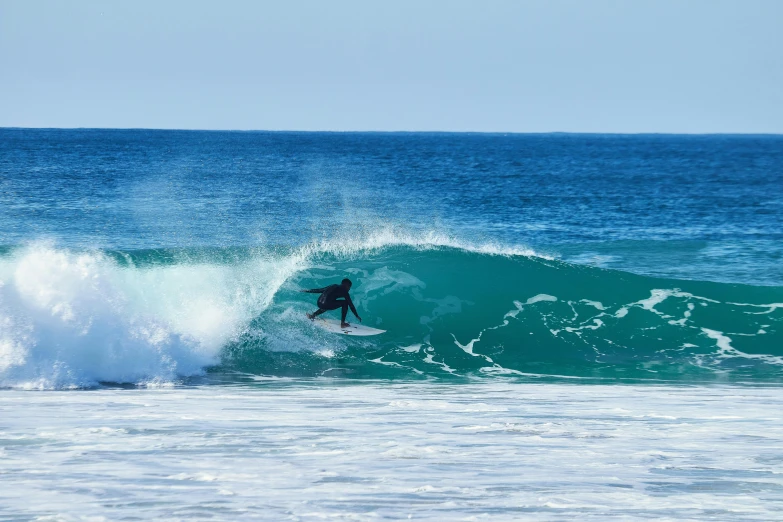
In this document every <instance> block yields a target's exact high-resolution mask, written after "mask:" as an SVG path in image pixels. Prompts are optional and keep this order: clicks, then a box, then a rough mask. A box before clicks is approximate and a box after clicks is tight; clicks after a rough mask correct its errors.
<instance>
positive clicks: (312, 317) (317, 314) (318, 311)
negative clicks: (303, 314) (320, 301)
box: [307, 308, 326, 319]
mask: <svg viewBox="0 0 783 522" xmlns="http://www.w3.org/2000/svg"><path fill="white" fill-rule="evenodd" d="M324 312H326V310H324V309H323V308H319V309H318V310H316V311H315V312H313V313H311V314H307V318H308V319H315V318H316V317H318V316H319V315H321V314H322V313H324Z"/></svg>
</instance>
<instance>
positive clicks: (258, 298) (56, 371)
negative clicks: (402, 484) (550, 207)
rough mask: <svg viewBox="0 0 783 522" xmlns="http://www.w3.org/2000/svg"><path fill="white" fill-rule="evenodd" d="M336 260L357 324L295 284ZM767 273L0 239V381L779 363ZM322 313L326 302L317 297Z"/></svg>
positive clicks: (504, 254)
mask: <svg viewBox="0 0 783 522" xmlns="http://www.w3.org/2000/svg"><path fill="white" fill-rule="evenodd" d="M345 276H348V277H350V278H351V279H353V280H354V288H353V290H352V295H353V297H354V300H355V302H356V303H357V305H358V307H359V311H360V314H361V315H362V317H363V318H364V320H365V323H366V324H368V325H370V326H379V327H381V328H383V329H385V330H387V333H386V334H383V335H381V336H378V337H371V338H362V339H359V338H350V337H346V336H339V335H333V334H329V333H327V332H325V331H323V330H321V329H319V328H318V327H317V326H315V325H313V324H312V323H311V322H310V321H308V320H307V319H306V318H305V315H304V314H305V312H306V311H311V310H312V309H313V308H314V297H315V296H313V295H308V294H301V293H299V292H298V290H299V289H300V288H303V287H317V286H324V285H326V284H329V283H332V282H335V281H339V280H340V279H341V278H342V277H345ZM781 303H783V289H781V288H779V287H753V286H746V285H729V284H720V283H708V282H699V281H677V280H666V279H656V278H650V277H643V276H638V275H633V274H628V273H623V272H618V271H612V270H605V269H601V268H596V267H586V266H579V265H571V264H568V263H564V262H560V261H557V260H555V259H553V258H552V257H549V256H545V255H540V254H539V253H537V252H535V251H533V250H531V249H527V248H525V247H508V246H503V245H488V244H487V245H481V244H479V245H475V244H470V243H467V242H462V241H459V240H457V239H455V238H452V237H449V236H446V235H439V234H435V233H430V234H420V235H415V234H404V233H400V232H398V231H381V232H377V233H373V234H368V235H366V236H362V237H355V238H342V239H326V240H323V241H320V242H319V241H316V242H313V243H311V244H308V245H304V246H299V247H275V248H271V247H270V248H256V249H234V250H231V249H212V250H209V249H199V250H196V249H190V250H188V249H178V250H173V249H169V250H154V251H152V250H151V251H133V252H120V251H74V250H69V249H66V248H62V247H57V246H56V245H54V244H51V243H45V242H39V243H33V244H29V245H26V246H22V247H15V248H9V249H6V250H5V251H4V252H3V253H0V386H4V387H24V388H44V389H45V388H68V387H88V386H96V385H99V384H100V383H107V382H109V383H135V384H147V385H160V384H161V383H167V382H175V381H177V380H179V379H182V378H187V377H190V376H196V375H203V374H205V373H206V374H207V375H211V376H215V375H221V376H227V375H256V376H257V375H266V376H272V377H284V376H305V377H315V376H343V377H354V378H373V379H379V378H380V379H398V378H400V379H408V378H410V379H418V378H434V379H453V378H538V377H541V376H560V377H562V378H580V379H583V378H600V379H627V378H631V379H653V380H657V379H664V380H670V379H679V380H689V381H695V380H704V379H708V380H726V379H732V380H751V381H754V382H762V381H763V382H770V381H774V382H777V381H779V380H780V379H781V377H783V348H781V347H782V346H783V339H782V336H781V333H780V322H781V320H783V305H781ZM333 313H334V312H333Z"/></svg>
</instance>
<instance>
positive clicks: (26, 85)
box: [0, 0, 783, 133]
mask: <svg viewBox="0 0 783 522" xmlns="http://www.w3.org/2000/svg"><path fill="white" fill-rule="evenodd" d="M0 126H20V127H146V128H181V129H292V130H413V131H415V130H446V131H502V132H549V131H570V132H707V133H709V132H738V133H741V132H765V133H783V0H736V1H725V0H624V1H623V0H614V1H610V0H537V1H532V0H527V1H525V0H508V1H506V0H481V1H480V0H475V1H470V2H468V1H460V0H456V1H446V0H443V1H435V0H430V1H425V0H416V1H408V0H402V1H401V0H394V1H380V0H378V1H375V0H357V1H342V0H332V1H298V0H279V1H275V2H271V1H269V2H264V1H260V0H259V1H217V0H215V1H211V2H204V1H198V0H189V1H178V0H161V1H139V0H135V1H97V0H95V1H85V0H72V1H54V0H52V1H41V0H0Z"/></svg>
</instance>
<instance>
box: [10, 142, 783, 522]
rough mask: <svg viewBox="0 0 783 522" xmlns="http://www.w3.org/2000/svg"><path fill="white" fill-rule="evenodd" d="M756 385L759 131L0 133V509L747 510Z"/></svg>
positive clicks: (778, 279) (781, 334) (734, 514)
mask: <svg viewBox="0 0 783 522" xmlns="http://www.w3.org/2000/svg"><path fill="white" fill-rule="evenodd" d="M343 277H349V278H351V279H352V280H353V282H354V286H353V289H352V291H351V295H352V296H353V299H354V301H355V303H356V305H357V308H358V311H359V313H360V315H361V316H362V318H363V319H364V324H366V325H369V326H374V327H378V328H382V329H384V330H387V333H385V334H383V335H380V336H378V337H367V338H350V337H347V336H336V335H333V334H329V333H327V332H325V331H323V330H321V329H320V328H318V327H317V326H314V325H313V324H312V323H311V322H310V321H308V320H307V319H306V317H305V313H306V312H309V311H313V310H314V309H315V308H316V306H315V298H316V296H314V295H312V294H302V293H299V290H300V289H302V288H314V287H322V286H326V285H328V284H331V283H335V282H339V281H340V280H341V279H342V278H343ZM331 315H332V316H334V317H337V312H331ZM350 320H353V318H351V317H350V315H349V321H350ZM782 382H783V136H750V135H742V136H727V135H715V136H676V135H579V134H575V135H572V134H542V135H515V134H448V133H443V134H439V133H295V132H207V131H154V130H90V129H86V130H32V129H0V483H2V484H4V485H5V492H4V493H0V518H2V517H3V516H5V515H6V514H7V515H8V517H9V519H28V518H35V517H47V516H48V517H55V518H54V519H58V518H57V517H60V518H59V519H70V518H68V517H73V519H78V517H82V516H84V517H87V516H97V517H101V516H102V517H106V518H109V519H115V518H123V517H130V516H140V517H143V518H169V519H178V518H179V519H193V518H213V519H214V518H217V519H227V520H231V519H236V518H237V517H243V516H244V517H248V518H249V517H257V518H266V519H270V520H283V519H290V520H310V519H313V520H315V519H321V518H329V517H338V518H339V517H343V518H345V519H360V520H364V519H378V518H380V519H398V518H403V519H407V518H409V516H410V518H412V519H432V520H445V519H453V520H456V519H466V520H467V519H471V520H472V519H477V520H481V519H514V518H525V517H533V518H543V519H548V520H549V519H558V518H562V519H574V518H581V519H589V518H591V517H592V518H594V519H596V520H608V519H618V520H619V519H623V520H625V519H634V518H639V519H644V518H669V519H677V520H684V519H689V518H692V519H703V518H713V519H725V520H771V519H773V518H780V517H782V516H783V478H781V477H783V435H781V433H783V432H782V431H780V428H781V426H783V420H782V419H781V413H780V412H781V411H783V410H781V406H783V393H781V388H780V384H781V383H782ZM274 412H276V413H274ZM332 413H333V414H334V415H337V417H333V416H331V415H332ZM702 443H703V444H702ZM242 459H246V460H247V461H248V462H252V467H251V468H247V467H245V465H244V464H242ZM110 462H111V463H112V466H111V467H109V466H108V464H109V463H110ZM156 462H165V464H166V469H161V468H159V467H158V466H157V464H156ZM412 463H418V464H416V465H414V464H412ZM229 464H230V465H229ZM510 470H516V472H515V473H510ZM526 473H530V475H526ZM269 474H272V475H269ZM32 498H36V499H41V500H40V501H36V502H31V501H30V500H29V499H32ZM77 504H78V506H80V507H76V506H77ZM4 509H5V512H4ZM471 517H473V518H471Z"/></svg>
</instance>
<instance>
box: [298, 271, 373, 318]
mask: <svg viewBox="0 0 783 522" xmlns="http://www.w3.org/2000/svg"><path fill="white" fill-rule="evenodd" d="M352 284H353V283H351V280H350V279H343V280H342V282H341V283H340V284H339V285H329V286H325V287H323V288H313V289H312V290H302V292H305V293H308V294H321V295H320V296H319V297H318V310H316V311H315V312H313V313H311V314H307V317H308V318H309V319H315V318H316V317H318V316H319V315H321V314H322V313H324V312H326V311H328V310H337V309H338V308H342V309H343V316H342V319H341V320H340V327H342V328H347V327H349V326H351V325H350V324H348V323H346V322H345V316H346V315H348V307H350V308H351V312H353V315H355V316H356V318H357V319H358V320H359V322H360V323H361V322H362V318H361V317H359V314H357V313H356V308H355V307H354V306H353V301H351V296H350V295H348V290H350V289H351V285H352ZM340 297H342V298H343V299H339V298H340Z"/></svg>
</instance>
